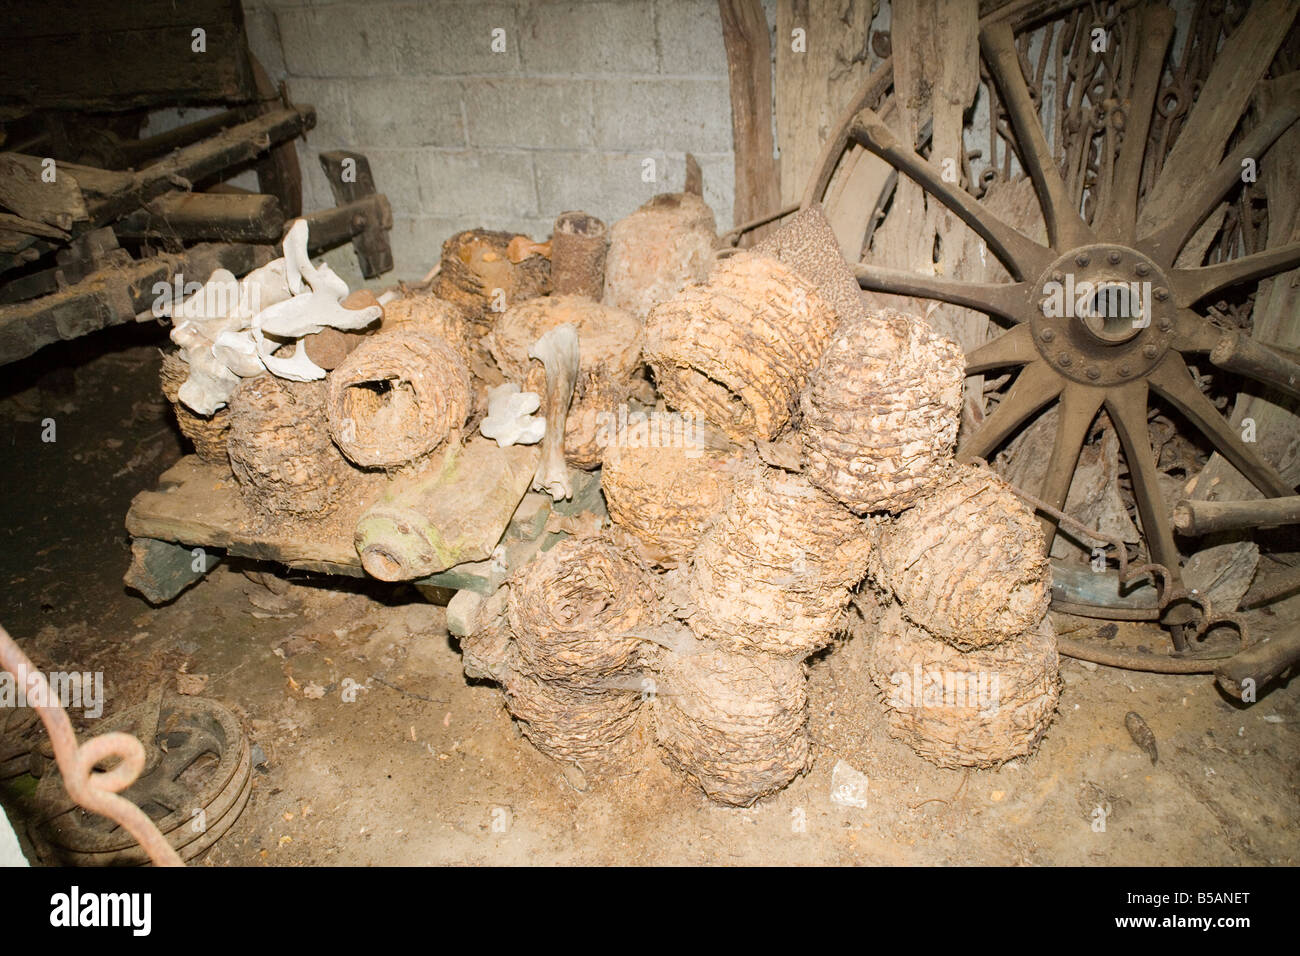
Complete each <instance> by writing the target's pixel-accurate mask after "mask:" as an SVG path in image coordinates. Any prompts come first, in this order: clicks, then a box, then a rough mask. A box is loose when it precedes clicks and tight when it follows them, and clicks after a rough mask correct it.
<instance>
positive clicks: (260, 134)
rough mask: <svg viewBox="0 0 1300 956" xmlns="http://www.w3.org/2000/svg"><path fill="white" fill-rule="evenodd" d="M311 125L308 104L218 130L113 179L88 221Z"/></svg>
mask: <svg viewBox="0 0 1300 956" xmlns="http://www.w3.org/2000/svg"><path fill="white" fill-rule="evenodd" d="M315 125H316V111H315V110H314V109H313V108H312V107H310V106H299V107H296V108H294V109H283V110H275V111H273V112H270V113H266V114H264V115H262V116H259V117H257V118H256V119H252V120H249V121H248V122H247V123H240V124H239V125H238V126H232V127H230V128H229V129H225V130H222V131H221V132H220V133H218V134H217V135H216V136H213V137H211V138H209V139H205V140H203V141H202V142H201V143H195V144H194V145H192V146H186V147H185V148H183V149H179V150H177V151H176V152H174V153H172V154H171V155H169V156H167V157H166V158H164V159H161V160H159V161H158V162H156V163H153V164H151V165H149V166H146V167H144V169H141V170H140V171H139V172H137V173H133V174H130V177H129V181H128V182H125V183H119V184H117V185H116V186H115V187H114V188H113V190H112V191H111V192H109V193H107V194H104V195H102V198H100V199H97V200H95V201H93V202H90V203H88V208H89V211H90V218H91V221H92V222H93V223H94V224H95V225H105V224H107V223H110V222H113V221H115V220H117V219H119V218H121V217H122V216H124V215H126V214H127V213H129V212H132V211H134V210H135V209H137V208H139V207H140V206H143V205H144V204H145V203H147V202H149V201H150V200H152V199H156V198H157V197H159V196H161V195H162V194H163V193H165V192H167V191H168V190H172V189H176V188H177V187H182V188H183V187H184V186H185V184H186V183H190V184H198V183H201V182H203V181H204V180H206V179H209V178H211V177H214V176H216V175H218V174H219V173H222V172H224V171H225V170H227V169H229V168H231V167H232V166H237V165H239V164H240V163H244V162H248V161H249V160H252V159H256V158H257V157H258V156H260V155H262V154H263V153H265V152H266V151H267V150H268V149H269V148H270V147H271V146H273V145H275V144H276V143H279V142H281V141H283V140H287V139H292V138H293V137H295V136H298V135H300V134H302V133H304V132H306V131H307V130H309V129H311V128H312V127H313V126H315ZM116 175H122V174H116ZM80 179H81V177H80V176H79V177H78V181H80Z"/></svg>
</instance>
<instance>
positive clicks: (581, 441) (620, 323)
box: [487, 295, 641, 468]
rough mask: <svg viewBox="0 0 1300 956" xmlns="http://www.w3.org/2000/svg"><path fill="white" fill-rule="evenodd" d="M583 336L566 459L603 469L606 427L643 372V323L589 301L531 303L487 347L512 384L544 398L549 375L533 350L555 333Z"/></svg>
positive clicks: (507, 317) (511, 314) (504, 320)
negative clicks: (568, 330) (566, 328)
mask: <svg viewBox="0 0 1300 956" xmlns="http://www.w3.org/2000/svg"><path fill="white" fill-rule="evenodd" d="M566 323H568V324H571V325H573V326H574V327H575V328H576V329H577V331H578V356H579V369H578V380H577V382H576V383H575V384H574V389H573V402H572V404H571V405H570V408H569V416H568V418H567V420H566V421H565V428H564V455H565V458H566V460H568V462H569V464H571V465H573V466H574V467H577V468H595V467H596V466H597V465H599V464H600V459H601V451H602V449H601V447H600V443H599V438H600V433H601V427H600V426H601V424H602V422H605V421H608V420H610V419H609V416H610V415H611V414H612V413H615V412H616V411H617V409H618V406H619V405H621V404H622V403H623V402H625V401H626V400H627V397H628V394H629V393H630V391H631V390H632V388H633V385H634V382H633V379H634V376H635V374H636V372H637V370H638V369H639V368H640V366H641V322H640V320H638V319H637V317H636V316H635V315H633V314H632V313H630V312H626V311H624V310H623V309H616V308H614V307H613V306H609V305H602V304H601V303H599V302H594V301H592V300H591V299H588V298H586V297H585V296H580V295H564V296H548V297H546V298H541V299H532V300H531V301H529V302H525V303H523V304H522V305H519V306H516V307H515V308H513V309H510V310H508V311H507V312H506V313H505V314H504V315H502V316H501V318H500V319H499V320H497V324H496V327H495V328H494V329H493V330H492V333H491V335H489V336H488V338H487V342H488V346H489V348H490V350H491V352H492V357H493V358H494V359H495V360H496V363H497V367H498V368H500V370H501V373H502V375H504V376H505V378H506V380H507V381H511V382H516V383H518V384H519V385H520V386H521V387H522V388H523V389H524V390H525V391H532V392H536V393H537V394H539V395H543V394H545V373H544V371H543V368H542V365H541V363H540V362H537V361H533V360H531V359H530V358H529V357H528V352H529V350H530V349H531V348H532V347H533V345H534V343H536V342H537V340H538V339H539V338H541V337H542V335H543V334H544V333H546V332H549V331H550V330H551V329H553V328H555V327H557V326H560V325H564V324H566Z"/></svg>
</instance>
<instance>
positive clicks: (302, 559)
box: [126, 455, 605, 593]
mask: <svg viewBox="0 0 1300 956" xmlns="http://www.w3.org/2000/svg"><path fill="white" fill-rule="evenodd" d="M576 479H577V480H576V484H577V490H576V491H575V495H574V499H573V500H572V501H566V502H561V503H559V504H558V505H556V506H554V510H555V512H556V513H558V514H561V515H565V514H576V513H578V511H582V510H588V511H592V510H594V511H596V512H597V513H598V514H600V515H602V516H603V515H604V514H605V512H604V502H603V500H602V499H601V498H600V473H599V472H595V473H589V472H582V473H579V474H578V475H577V476H576ZM361 480H363V481H367V482H368V483H369V485H370V487H369V488H367V489H366V490H365V492H363V493H362V494H359V495H357V496H355V498H354V499H353V500H352V501H351V503H350V504H349V505H346V506H344V507H341V508H340V509H339V510H338V511H336V512H334V513H333V514H331V515H327V516H326V517H324V518H321V519H316V520H311V521H277V522H270V521H268V520H267V519H266V518H265V517H264V516H262V515H259V514H257V513H256V512H254V511H253V509H252V508H250V507H249V506H248V504H247V503H246V502H245V500H244V498H243V496H242V495H241V494H240V490H239V485H238V483H237V482H236V481H235V478H234V476H232V475H231V474H230V471H229V469H227V468H225V467H224V466H222V465H215V464H209V463H206V462H203V461H201V460H200V459H199V458H198V456H196V455H188V456H186V457H185V458H182V459H181V460H180V461H178V462H177V463H176V464H175V465H173V466H172V467H171V468H169V469H167V471H165V472H163V474H162V476H161V477H160V478H159V479H158V488H157V490H154V491H142V492H140V493H139V494H138V495H136V496H135V500H134V501H132V502H131V508H130V510H129V511H128V512H127V515H126V530H127V531H128V532H129V533H130V534H131V536H132V538H135V539H142V538H144V539H152V540H154V541H161V542H171V543H174V544H179V545H185V546H187V547H191V548H192V547H202V548H204V549H210V550H213V551H224V552H225V553H226V554H227V555H233V556H235V557H242V558H253V559H255V560H259V561H273V562H275V563H277V564H282V565H284V566H286V567H289V568H293V569H296V570H301V571H313V572H317V573H321V574H341V575H346V576H348V577H363V576H365V572H364V571H363V570H362V567H361V559H360V558H359V557H358V555H357V550H356V546H355V544H354V543H353V531H354V529H355V527H356V524H357V520H358V518H360V517H361V515H362V513H364V512H365V511H366V509H368V508H369V507H370V505H371V504H372V503H373V502H374V501H375V500H376V499H378V498H379V497H380V496H381V495H383V494H384V493H385V492H386V491H387V490H388V488H389V487H390V479H388V478H387V477H385V476H384V475H382V474H367V475H364V476H361ZM476 480H477V481H478V483H479V484H482V483H484V482H485V481H488V480H490V476H479V477H478V478H477V479H476ZM551 512H552V505H551V503H550V501H549V499H546V498H545V497H544V496H541V495H536V494H525V495H523V497H522V500H521V501H520V504H519V506H518V507H517V508H516V509H515V511H514V514H513V515H511V516H510V519H509V522H508V523H506V524H504V525H503V526H501V527H498V528H496V529H495V530H492V531H489V532H488V534H489V535H490V536H492V537H493V543H500V544H502V545H503V546H504V547H505V559H504V561H501V560H498V561H493V560H491V559H489V560H487V561H474V562H467V563H465V564H461V565H457V566H456V567H454V568H450V569H448V570H447V571H443V572H440V573H439V574H435V575H431V576H429V577H426V578H422V579H420V580H417V581H414V582H412V583H413V584H415V585H416V586H417V587H443V588H446V587H450V588H457V589H464V588H468V589H471V590H475V591H479V592H481V593H490V592H491V591H493V590H495V589H496V588H497V587H499V586H500V584H501V581H503V580H504V579H505V576H506V575H507V574H508V573H509V572H510V571H512V570H513V569H514V568H516V567H518V566H520V565H521V564H523V563H525V562H526V561H528V560H531V559H532V557H533V556H534V555H535V554H536V553H537V552H538V551H539V550H544V549H546V548H548V547H549V546H551V545H553V544H554V543H555V541H557V540H559V537H560V535H557V534H554V533H548V532H546V531H545V527H546V522H547V518H548V517H549V516H550V515H551ZM489 550H491V549H490V548H489Z"/></svg>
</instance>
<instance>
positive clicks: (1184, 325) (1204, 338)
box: [1173, 309, 1223, 352]
mask: <svg viewBox="0 0 1300 956" xmlns="http://www.w3.org/2000/svg"><path fill="white" fill-rule="evenodd" d="M1222 338H1223V329H1221V328H1219V327H1218V326H1217V325H1215V324H1214V323H1213V322H1211V321H1210V320H1209V319H1207V318H1206V317H1205V316H1203V315H1200V314H1198V313H1196V312H1193V311H1192V310H1191V309H1179V310H1178V330H1177V331H1176V332H1175V333H1174V342H1173V345H1174V348H1176V349H1177V350H1178V351H1180V352H1209V351H1211V350H1213V348H1214V347H1215V346H1216V345H1218V344H1219V340H1220V339H1222Z"/></svg>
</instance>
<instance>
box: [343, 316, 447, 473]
mask: <svg viewBox="0 0 1300 956" xmlns="http://www.w3.org/2000/svg"><path fill="white" fill-rule="evenodd" d="M328 382H329V396H328V401H327V405H326V410H327V414H328V420H329V434H330V437H332V438H333V439H334V443H335V444H336V445H337V446H338V448H339V450H341V451H342V452H343V454H344V455H346V456H347V458H348V460H349V461H352V462H353V463H354V464H356V465H359V466H360V467H362V468H378V469H392V468H397V467H400V466H401V465H405V464H407V463H408V462H412V461H415V460H416V459H419V458H421V457H422V456H424V455H426V454H428V453H429V452H430V451H432V450H434V449H435V448H437V447H439V446H440V445H442V444H443V443H444V442H446V441H447V440H448V439H454V438H456V437H458V436H459V434H460V430H461V429H462V428H463V427H464V425H465V420H466V418H467V417H468V415H469V411H470V408H471V404H472V402H473V396H472V394H471V391H470V377H469V371H468V370H467V369H466V367H465V360H464V358H463V357H462V356H461V354H460V353H458V352H457V351H456V350H455V349H454V348H453V347H452V346H450V345H448V344H447V342H446V341H445V340H443V339H442V338H439V337H438V336H436V335H434V334H432V333H431V332H427V331H424V330H422V329H419V328H414V327H410V326H398V327H396V328H391V329H388V330H386V331H383V332H380V333H379V334H377V335H373V336H370V337H369V338H367V339H366V341H365V342H364V343H362V344H361V345H360V346H358V347H357V348H356V349H355V350H353V351H352V353H351V354H350V355H348V357H347V358H346V359H345V360H344V361H343V363H342V364H341V365H340V366H339V367H338V368H336V369H335V370H334V371H333V372H331V373H330V375H329V379H328Z"/></svg>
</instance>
